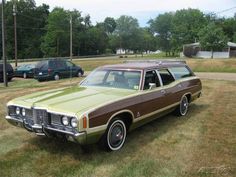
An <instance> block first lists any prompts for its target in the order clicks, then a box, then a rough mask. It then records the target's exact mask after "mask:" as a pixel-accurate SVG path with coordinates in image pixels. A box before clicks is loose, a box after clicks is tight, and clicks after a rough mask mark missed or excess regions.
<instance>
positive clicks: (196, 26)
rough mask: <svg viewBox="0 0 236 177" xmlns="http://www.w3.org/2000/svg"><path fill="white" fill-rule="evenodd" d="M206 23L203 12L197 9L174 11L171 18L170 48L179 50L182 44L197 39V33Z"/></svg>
mask: <svg viewBox="0 0 236 177" xmlns="http://www.w3.org/2000/svg"><path fill="white" fill-rule="evenodd" d="M206 24H207V20H206V18H205V16H204V14H203V12H201V11H200V10H198V9H182V10H178V11H176V13H175V14H174V16H173V19H172V30H171V31H172V39H171V45H172V50H174V51H181V50H182V46H183V45H184V44H189V43H194V42H196V41H198V39H199V36H198V33H199V31H200V30H201V29H202V28H203V27H204V26H205V25H206Z"/></svg>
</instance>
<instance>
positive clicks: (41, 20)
mask: <svg viewBox="0 0 236 177" xmlns="http://www.w3.org/2000/svg"><path fill="white" fill-rule="evenodd" d="M17 15H18V16H22V17H26V18H30V19H32V20H36V21H40V22H44V21H43V19H42V18H35V17H30V16H28V15H23V14H20V13H18V14H17Z"/></svg>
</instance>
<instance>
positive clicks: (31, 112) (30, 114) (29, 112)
mask: <svg viewBox="0 0 236 177" xmlns="http://www.w3.org/2000/svg"><path fill="white" fill-rule="evenodd" d="M25 113H26V115H25V117H27V118H29V119H32V120H33V110H32V109H25Z"/></svg>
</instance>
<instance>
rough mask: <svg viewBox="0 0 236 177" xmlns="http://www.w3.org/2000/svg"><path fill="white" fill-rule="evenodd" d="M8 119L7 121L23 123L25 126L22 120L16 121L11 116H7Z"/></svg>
mask: <svg viewBox="0 0 236 177" xmlns="http://www.w3.org/2000/svg"><path fill="white" fill-rule="evenodd" d="M6 119H7V120H13V121H15V122H19V123H22V124H23V120H22V119H16V118H13V117H11V116H6Z"/></svg>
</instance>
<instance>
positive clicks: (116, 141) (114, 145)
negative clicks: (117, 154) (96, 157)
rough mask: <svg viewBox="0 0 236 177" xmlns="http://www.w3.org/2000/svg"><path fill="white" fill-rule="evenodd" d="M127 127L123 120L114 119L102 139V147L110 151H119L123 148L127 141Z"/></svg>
mask: <svg viewBox="0 0 236 177" xmlns="http://www.w3.org/2000/svg"><path fill="white" fill-rule="evenodd" d="M126 133H127V130H126V125H125V123H124V122H123V121H122V120H121V119H114V120H113V121H112V122H111V123H110V125H109V126H108V129H107V131H106V133H105V134H104V136H103V138H102V140H101V141H102V142H101V143H102V146H103V148H105V149H106V150H109V151H117V150H119V149H121V148H122V146H123V145H124V143H125V139H126Z"/></svg>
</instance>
